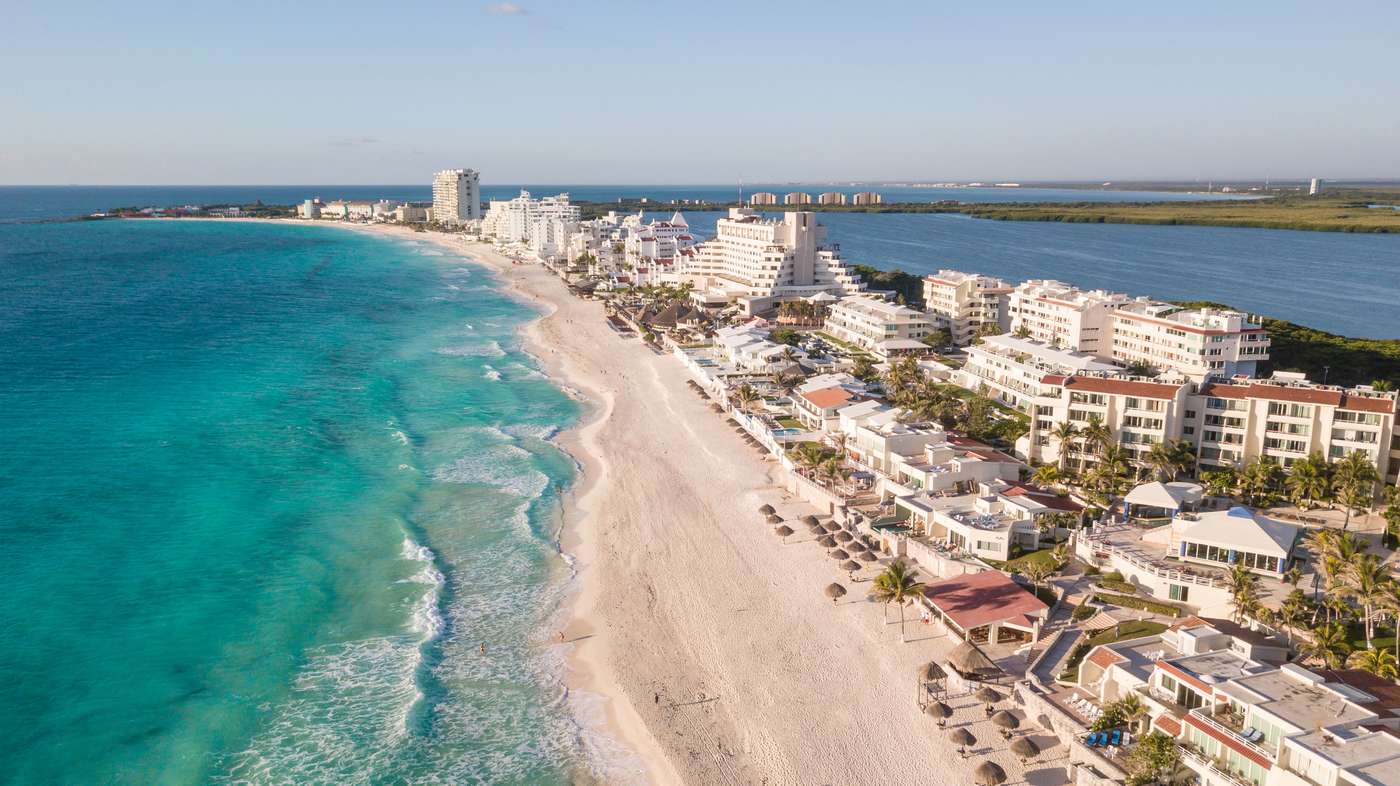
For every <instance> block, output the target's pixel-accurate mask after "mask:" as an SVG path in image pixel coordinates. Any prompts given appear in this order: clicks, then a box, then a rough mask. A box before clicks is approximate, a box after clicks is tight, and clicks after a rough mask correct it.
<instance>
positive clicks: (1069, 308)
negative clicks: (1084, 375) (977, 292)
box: [1007, 280, 1128, 357]
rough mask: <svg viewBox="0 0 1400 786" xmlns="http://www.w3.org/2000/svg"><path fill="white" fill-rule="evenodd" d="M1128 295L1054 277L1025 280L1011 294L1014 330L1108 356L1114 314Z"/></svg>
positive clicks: (1052, 342) (1032, 336) (1010, 303)
mask: <svg viewBox="0 0 1400 786" xmlns="http://www.w3.org/2000/svg"><path fill="white" fill-rule="evenodd" d="M1127 302H1128V296H1127V295H1124V294H1120V293H1117V292H1105V291H1103V290H1101V289H1096V290H1093V291H1089V292H1086V291H1082V290H1079V289H1075V288H1074V287H1072V286H1070V285H1069V284H1065V283H1062V282H1059V281H1050V280H1031V281H1023V282H1021V283H1020V284H1018V285H1016V287H1015V288H1013V289H1012V290H1011V292H1010V293H1009V294H1008V296H1007V311H1008V312H1009V313H1008V324H1009V326H1010V329H1011V331H1012V332H1016V333H1025V334H1026V336H1027V337H1028V338H1033V339H1036V340H1038V341H1043V342H1045V343H1046V344H1051V345H1053V346H1058V347H1061V348H1063V349H1070V350H1074V351H1075V352H1087V353H1089V354H1091V355H1097V356H1099V357H1108V356H1109V349H1110V347H1111V346H1112V342H1111V335H1112V329H1113V328H1112V321H1111V320H1112V315H1113V312H1114V311H1115V310H1116V309H1117V308H1118V307H1119V306H1121V305H1123V304H1124V303H1127Z"/></svg>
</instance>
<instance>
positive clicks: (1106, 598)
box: [1094, 592, 1181, 617]
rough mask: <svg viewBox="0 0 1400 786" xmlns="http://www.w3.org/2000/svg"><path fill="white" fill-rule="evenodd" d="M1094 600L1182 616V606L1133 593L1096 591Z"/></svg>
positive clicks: (1172, 615) (1128, 607)
mask: <svg viewBox="0 0 1400 786" xmlns="http://www.w3.org/2000/svg"><path fill="white" fill-rule="evenodd" d="M1094 600H1096V601H1098V602H1100V603H1108V604H1111V605H1114V606H1122V607H1123V608H1125V609H1138V610H1140V611H1150V612H1152V613H1153V614H1163V615H1166V616H1168V617H1180V616H1181V608H1180V607H1179V606H1172V605H1169V604H1166V603H1158V602H1157V601H1155V600H1147V599H1145V598H1135V597H1133V596H1131V595H1111V594H1108V593H1105V592H1096V593H1094Z"/></svg>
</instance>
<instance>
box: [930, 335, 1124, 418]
mask: <svg viewBox="0 0 1400 786" xmlns="http://www.w3.org/2000/svg"><path fill="white" fill-rule="evenodd" d="M966 354H967V362H966V363H964V364H963V367H962V368H960V369H958V370H957V371H956V372H954V373H953V376H952V380H953V382H954V383H955V384H958V385H961V386H963V387H965V388H967V389H968V390H973V391H983V392H985V393H986V395H988V396H991V397H992V398H995V399H996V400H997V401H1000V402H1001V403H1003V404H1006V405H1007V406H1010V407H1014V408H1016V409H1019V410H1021V411H1022V412H1026V413H1029V412H1030V411H1031V405H1032V403H1033V401H1034V399H1035V397H1036V396H1038V395H1040V394H1041V391H1042V390H1043V389H1044V384H1043V383H1044V380H1045V378H1046V376H1047V375H1068V374H1077V373H1080V372H1085V373H1089V374H1097V375H1108V376H1116V375H1118V374H1120V373H1122V370H1121V369H1119V368H1118V367H1117V366H1114V365H1113V364H1112V363H1106V362H1104V361H1102V360H1099V359H1098V358H1095V357H1094V356H1093V355H1086V354H1084V353H1083V352H1071V351H1070V350H1068V349H1056V348H1055V347H1052V346H1050V345H1048V344H1045V343H1042V342H1039V341H1035V340H1033V339H1028V338H1019V337H1017V336H1016V335H1014V334H1009V333H1008V334H1004V335H998V336H987V337H985V338H983V339H982V341H981V342H980V343H978V344H974V345H972V346H970V347H968V348H967V350H966Z"/></svg>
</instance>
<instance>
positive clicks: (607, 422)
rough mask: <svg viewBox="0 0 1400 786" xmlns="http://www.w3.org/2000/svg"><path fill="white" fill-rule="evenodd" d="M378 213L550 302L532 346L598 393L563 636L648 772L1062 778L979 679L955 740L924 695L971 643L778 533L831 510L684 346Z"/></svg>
mask: <svg viewBox="0 0 1400 786" xmlns="http://www.w3.org/2000/svg"><path fill="white" fill-rule="evenodd" d="M379 231H383V232H385V233H388V234H392V235H395V236H403V237H406V238H407V239H414V240H421V241H431V242H438V243H442V244H444V245H447V246H449V247H452V248H454V249H455V250H457V251H461V252H465V253H467V254H468V255H469V256H471V257H472V258H474V259H476V260H478V261H480V262H483V263H485V264H488V265H491V266H492V267H494V268H496V269H497V270H498V271H500V275H501V277H502V278H503V279H504V280H505V281H507V282H508V283H509V284H510V285H511V286H513V287H514V288H515V289H516V290H517V291H518V292H520V293H522V294H524V295H526V296H528V297H532V298H534V299H536V300H538V301H540V302H542V303H545V304H547V308H550V309H551V310H552V311H551V313H550V314H549V315H548V316H547V317H545V318H544V319H541V320H540V321H538V322H536V323H533V324H532V325H531V326H530V327H529V328H528V330H527V331H526V341H527V348H529V349H530V350H531V351H532V353H534V354H536V355H537V357H539V358H540V360H541V362H542V363H543V364H544V366H545V368H546V370H547V371H548V372H549V373H550V374H551V375H552V376H553V377H555V378H556V379H557V380H558V381H560V382H561V383H562V384H566V385H569V386H572V387H575V388H577V389H579V390H580V391H582V392H583V393H584V394H585V395H586V396H587V397H588V398H589V399H591V400H592V401H593V402H595V404H596V411H595V412H594V416H593V417H592V418H591V419H590V420H589V421H588V422H587V423H586V424H585V425H584V426H583V427H582V428H579V429H576V430H573V431H571V432H567V433H566V434H564V435H562V436H561V438H560V443H561V447H563V448H564V449H565V450H568V451H569V452H570V453H571V454H572V455H574V456H575V457H576V458H577V459H578V460H579V461H580V463H581V465H582V467H583V479H582V481H581V483H580V484H579V486H578V487H577V488H576V489H575V490H574V492H573V495H572V499H571V500H570V502H569V504H568V507H569V513H568V516H569V519H568V522H567V524H566V537H565V541H564V547H565V549H566V550H569V551H571V552H573V553H574V554H576V556H577V557H578V563H579V565H580V568H581V574H580V575H581V582H582V589H581V591H580V594H579V596H578V597H577V598H576V600H575V608H574V615H573V620H572V622H571V623H570V624H569V627H568V629H567V630H566V631H565V636H566V638H567V639H569V640H571V641H575V642H576V643H575V644H574V645H573V646H574V647H576V652H575V653H574V657H573V658H572V659H571V674H570V683H571V684H572V685H573V686H574V687H575V689H576V690H582V691H587V692H596V693H600V694H602V695H604V696H606V697H607V699H608V701H607V721H608V723H609V725H610V726H611V730H612V733H613V734H614V735H615V736H616V737H618V738H619V739H620V740H621V741H622V742H623V743H624V744H625V745H626V746H628V747H630V748H631V749H632V750H634V751H636V752H637V754H638V758H639V759H640V761H641V764H640V765H638V766H639V767H642V768H645V773H644V774H643V773H638V774H637V777H636V778H635V780H638V781H650V782H655V783H688V784H720V783H736V784H737V783H744V784H749V783H752V784H823V783H831V784H914V783H934V784H952V783H971V782H972V767H973V766H974V765H975V764H976V763H977V762H979V761H981V760H982V759H992V760H994V761H997V762H998V763H1000V764H1001V765H1002V766H1003V767H1004V768H1005V769H1006V770H1007V773H1008V775H1009V776H1010V779H1009V781H1008V783H1011V784H1016V783H1025V782H1027V781H1028V780H1029V782H1030V783H1033V784H1037V786H1040V785H1041V784H1053V783H1061V782H1063V780H1064V764H1065V761H1064V752H1065V749H1064V748H1063V746H1061V747H1057V748H1054V749H1051V750H1050V751H1048V752H1047V753H1045V754H1042V755H1041V756H1040V757H1039V760H1038V761H1035V762H1032V763H1031V764H1030V765H1029V767H1023V766H1022V765H1021V764H1020V763H1019V762H1018V761H1017V760H1016V758H1015V757H1014V756H1013V755H1011V754H1010V752H1009V751H1008V750H1007V749H1006V743H1005V742H1003V741H1002V739H1001V737H1000V736H999V735H998V734H997V732H996V729H995V728H994V727H993V726H992V725H991V724H990V723H989V722H988V721H986V720H985V716H984V715H983V712H982V709H981V707H980V705H977V704H976V702H974V701H973V700H972V699H971V698H969V697H961V698H958V699H955V700H953V701H951V702H950V703H952V704H954V706H955V707H957V708H958V711H957V715H956V716H955V717H954V719H953V720H952V721H950V723H949V724H948V728H950V729H951V728H954V727H956V726H960V725H964V724H971V725H969V726H968V728H969V729H970V730H971V731H972V732H973V734H974V735H976V737H977V738H978V741H979V744H978V745H977V746H976V749H977V750H976V751H975V755H974V756H972V757H971V758H969V759H967V760H961V759H960V758H959V757H958V754H957V752H956V750H955V749H954V748H953V747H952V746H951V745H950V744H948V743H947V742H946V741H945V738H944V735H945V732H942V731H939V730H938V728H937V726H936V725H935V723H934V722H933V720H932V719H929V718H927V717H924V716H923V715H922V714H921V713H920V712H919V710H918V707H917V706H916V705H915V690H916V681H915V672H916V669H917V668H918V666H919V665H920V664H922V663H924V662H927V661H928V660H929V659H931V658H934V657H939V656H941V655H942V654H944V653H946V652H947V651H948V650H949V649H950V648H951V647H952V645H953V644H954V642H951V641H950V640H949V638H948V637H947V636H946V635H944V634H941V633H936V632H935V631H934V630H933V629H932V628H930V627H928V626H924V625H922V624H920V623H919V622H918V621H917V620H916V621H914V622H911V623H910V624H909V625H908V633H909V638H910V640H911V641H910V643H908V644H902V643H900V628H899V625H898V624H897V623H894V624H884V623H883V622H882V619H881V617H882V614H881V608H880V606H879V605H877V604H873V603H870V602H868V601H866V600H865V599H864V590H865V588H866V587H867V586H868V584H866V583H864V582H863V581H862V582H859V583H855V584H852V583H851V582H849V581H848V580H847V578H846V575H845V574H844V573H842V572H840V571H838V570H837V569H836V566H835V562H834V561H833V560H830V559H829V558H828V557H826V555H825V553H824V550H823V549H822V548H821V547H820V546H818V545H816V544H815V543H811V542H805V541H808V540H810V538H809V536H807V535H805V534H799V535H794V536H792V537H791V538H789V540H790V541H793V542H790V543H788V544H783V543H781V542H780V539H779V538H778V537H776V536H775V535H774V534H773V533H772V531H771V528H770V527H768V526H767V525H765V524H763V523H762V521H761V517H760V516H759V515H758V513H757V509H758V507H759V506H760V505H763V504H764V503H770V504H773V505H774V506H775V507H777V508H778V510H779V513H781V514H782V515H784V516H785V517H797V516H801V515H804V514H806V513H810V512H814V511H812V510H811V509H810V508H808V507H807V506H805V505H803V504H801V503H797V502H795V501H793V500H791V499H790V498H789V497H788V496H787V495H786V493H785V492H784V491H783V490H782V488H781V487H780V485H778V481H779V478H780V476H779V474H778V473H780V472H781V470H780V469H779V468H778V467H777V465H776V464H775V463H773V462H772V461H771V460H770V461H763V460H760V458H759V454H758V453H757V452H756V451H755V449H753V448H751V447H747V446H746V445H745V444H744V443H743V442H742V441H741V440H740V439H739V438H738V437H737V436H736V435H735V434H734V432H733V429H732V428H731V427H730V426H729V424H728V423H727V422H726V421H725V420H724V419H723V418H722V417H720V416H718V415H716V414H714V413H713V412H711V411H710V410H709V408H708V402H707V401H705V400H702V399H701V398H700V397H699V396H697V395H696V394H695V393H694V392H693V391H692V390H691V389H690V388H689V387H688V386H687V385H686V384H685V379H686V375H685V373H684V370H683V368H682V366H681V364H680V363H679V362H678V361H677V360H676V359H674V358H672V357H669V356H662V355H658V354H656V353H653V352H652V351H649V350H648V349H646V348H645V347H644V346H643V345H642V344H641V342H640V341H639V340H638V339H635V338H632V339H624V338H622V337H621V336H619V335H618V334H617V333H615V332H613V331H612V330H611V329H609V328H608V327H607V326H606V324H605V322H604V319H603V316H602V306H601V304H600V303H597V302H592V301H584V300H579V299H577V298H574V297H572V296H570V295H569V294H568V293H567V291H566V289H565V287H564V285H563V283H562V282H561V281H559V280H558V279H557V278H555V277H554V276H553V275H552V274H550V273H549V272H548V271H547V270H545V269H543V268H542V267H540V266H537V265H512V264H510V262H509V260H507V259H505V258H504V257H502V256H501V255H499V254H498V253H496V252H495V251H494V250H493V249H492V248H491V247H489V246H484V245H480V244H466V243H464V242H463V241H461V240H460V239H456V238H449V237H448V236H444V235H440V234H434V233H414V232H411V231H409V230H403V229H395V228H389V227H385V228H382V229H381V230H379ZM797 529H799V530H800V531H801V532H803V533H805V528H801V527H797ZM871 572H872V571H871V570H869V569H867V570H866V571H865V576H862V577H861V578H868V576H869V574H870V573H871ZM832 581H839V582H841V583H842V584H844V585H846V586H847V588H848V589H849V590H850V594H849V595H848V596H847V597H846V598H845V599H843V600H842V601H841V602H840V603H839V604H836V605H833V604H832V602H831V601H830V600H828V599H827V598H826V597H825V596H824V595H823V594H822V589H823V588H824V587H825V586H826V585H827V584H828V583H830V582H832ZM1008 706H1009V705H1008ZM1037 739H1038V741H1041V742H1043V743H1047V744H1048V742H1047V741H1048V738H1047V737H1045V736H1044V735H1038V736H1037ZM1028 770H1029V771H1028ZM626 779H627V778H625V777H623V776H619V775H617V774H611V775H609V776H608V780H610V781H616V780H626Z"/></svg>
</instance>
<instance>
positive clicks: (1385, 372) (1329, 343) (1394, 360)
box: [1173, 210, 1400, 387]
mask: <svg viewBox="0 0 1400 786" xmlns="http://www.w3.org/2000/svg"><path fill="white" fill-rule="evenodd" d="M1391 212H1393V213H1396V214H1397V215H1400V210H1395V211H1391ZM1173 302H1175V303H1176V305H1178V306H1183V307H1186V308H1207V307H1208V308H1232V307H1231V306H1227V305H1225V304H1223V303H1216V302H1213V301H1209V300H1189V301H1173ZM1263 322H1264V329H1265V330H1267V331H1269V338H1270V340H1271V342H1272V346H1270V348H1269V360H1268V362H1267V363H1266V364H1265V368H1263V369H1261V371H1262V372H1264V373H1266V374H1267V373H1269V372H1270V371H1275V370H1276V371H1301V372H1303V373H1305V374H1307V375H1308V378H1309V379H1311V380H1313V381H1314V382H1321V381H1323V379H1324V378H1325V379H1326V380H1327V382H1328V384H1332V385H1369V384H1371V383H1372V382H1376V381H1383V382H1388V383H1390V384H1391V386H1392V387H1400V339H1384V338H1348V337H1347V336H1339V335H1337V334H1335V333H1328V332H1325V331H1322V330H1317V329H1314V328H1310V327H1304V326H1303V325H1298V324H1295V323H1293V322H1288V321H1286V320H1282V319H1273V318H1272V317H1264V318H1263Z"/></svg>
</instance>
